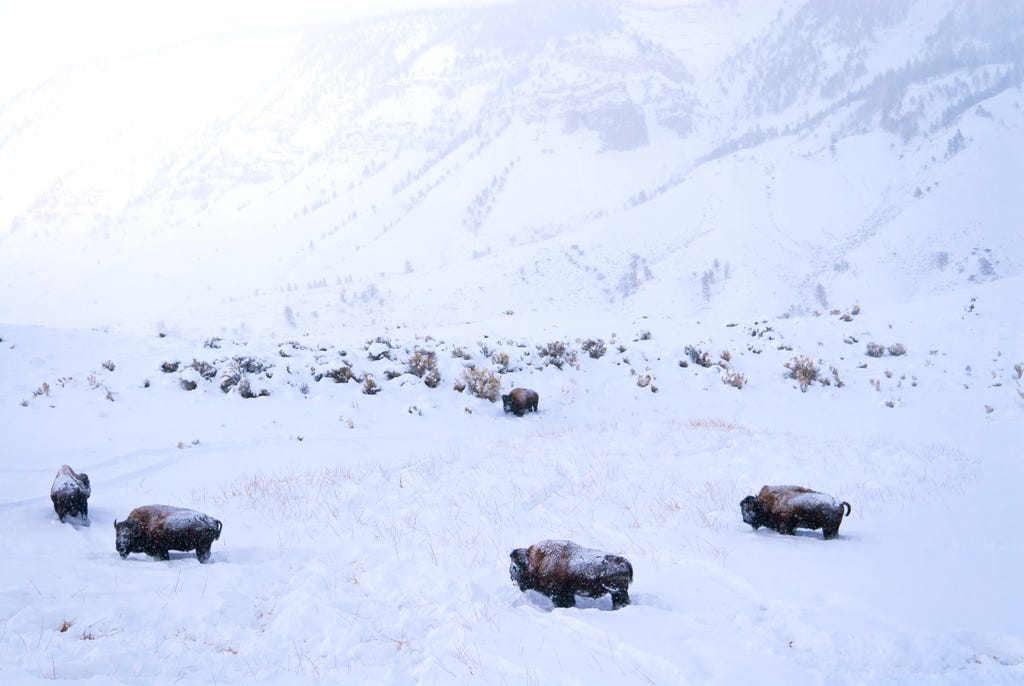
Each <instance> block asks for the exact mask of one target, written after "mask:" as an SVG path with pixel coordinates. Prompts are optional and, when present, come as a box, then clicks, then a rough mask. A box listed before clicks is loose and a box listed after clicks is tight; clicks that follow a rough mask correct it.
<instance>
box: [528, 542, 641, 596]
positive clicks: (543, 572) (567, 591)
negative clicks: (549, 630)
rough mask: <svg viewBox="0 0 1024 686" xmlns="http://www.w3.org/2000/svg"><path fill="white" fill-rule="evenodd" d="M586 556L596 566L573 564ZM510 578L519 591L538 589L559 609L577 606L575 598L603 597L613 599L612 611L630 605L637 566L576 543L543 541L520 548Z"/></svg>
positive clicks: (616, 556) (615, 556)
mask: <svg viewBox="0 0 1024 686" xmlns="http://www.w3.org/2000/svg"><path fill="white" fill-rule="evenodd" d="M580 553H582V554H583V555H585V556H587V558H588V560H591V561H592V562H593V564H591V565H584V566H585V567H586V568H585V569H580V567H581V565H579V564H575V565H574V564H572V559H573V557H574V555H575V556H577V557H578V556H579V554H580ZM509 557H510V558H511V559H512V563H511V565H510V566H509V575H510V576H511V577H512V581H514V582H516V583H517V584H518V585H519V590H521V591H527V590H531V589H532V590H535V591H537V592H539V593H542V594H544V595H546V596H547V597H549V598H551V600H552V602H554V604H555V607H574V606H575V605H576V599H575V597H574V596H575V595H582V596H587V597H588V598H600V597H602V596H604V595H606V594H608V593H611V596H612V609H613V610H617V609H619V608H620V607H622V606H623V605H629V584H630V583H631V582H632V581H633V565H631V564H630V563H629V560H627V559H626V558H624V557H621V556H619V555H610V554H607V553H602V552H601V551H598V550H593V549H592V548H582V547H580V546H579V545H577V544H575V543H573V542H572V541H540V542H539V543H535V544H533V545H531V546H530V547H529V548H516V549H515V550H513V551H512V553H511V554H510V555H509Z"/></svg>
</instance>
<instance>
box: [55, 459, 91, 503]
mask: <svg viewBox="0 0 1024 686" xmlns="http://www.w3.org/2000/svg"><path fill="white" fill-rule="evenodd" d="M91 490H92V489H90V488H89V487H88V486H86V485H85V484H84V483H83V482H82V481H81V479H79V478H78V475H77V474H75V472H74V471H72V469H71V467H69V466H67V465H64V466H63V467H61V468H60V471H59V472H57V477H56V478H55V479H54V480H53V486H51V487H50V494H51V495H59V494H63V493H76V492H83V493H84V494H85V495H86V496H88V495H89V493H90V491H91Z"/></svg>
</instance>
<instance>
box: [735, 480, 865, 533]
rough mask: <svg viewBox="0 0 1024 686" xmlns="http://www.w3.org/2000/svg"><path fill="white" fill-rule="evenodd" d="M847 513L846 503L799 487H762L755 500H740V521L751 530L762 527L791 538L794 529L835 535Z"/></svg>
mask: <svg viewBox="0 0 1024 686" xmlns="http://www.w3.org/2000/svg"><path fill="white" fill-rule="evenodd" d="M850 511H851V508H850V503H848V502H846V501H843V502H841V503H837V502H836V500H835V498H833V497H832V496H830V495H825V494H824V493H818V492H817V491H812V490H811V489H809V488H804V487H802V486H764V487H763V488H762V489H761V492H760V493H758V494H757V497H756V498H755V497H754V496H752V495H748V496H747V497H746V498H744V499H743V500H741V501H740V512H742V514H743V521H744V522H746V523H747V524H749V525H750V526H752V527H754V529H755V530H756V529H757V528H758V527H762V526H766V527H768V528H769V529H774V530H775V531H778V532H779V533H780V534H789V535H792V534H793V531H794V530H795V529H797V528H801V529H821V530H822V534H824V536H825V538H826V539H830V538H835V537H836V536H838V535H839V525H840V524H841V523H842V521H843V514H844V513H845V514H850Z"/></svg>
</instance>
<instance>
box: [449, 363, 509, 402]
mask: <svg viewBox="0 0 1024 686" xmlns="http://www.w3.org/2000/svg"><path fill="white" fill-rule="evenodd" d="M462 384H463V385H462V388H463V389H467V388H468V389H469V392H470V393H472V394H473V395H475V396H476V397H477V398H483V399H484V400H490V401H491V402H492V403H493V402H495V401H496V400H497V399H498V396H499V395H501V377H500V376H498V374H497V373H496V372H494V371H492V370H490V369H485V368H483V367H477V366H475V365H474V366H471V367H469V368H467V369H465V370H463V372H462ZM456 390H460V389H459V388H458V385H457V384H456Z"/></svg>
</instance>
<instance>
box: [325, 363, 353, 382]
mask: <svg viewBox="0 0 1024 686" xmlns="http://www.w3.org/2000/svg"><path fill="white" fill-rule="evenodd" d="M324 376H326V377H327V378H329V379H334V383H348V382H349V381H351V380H352V379H356V375H355V373H354V372H353V371H352V365H351V364H349V363H347V362H345V363H343V364H342V365H341V366H340V367H337V368H335V369H331V370H328V371H327V372H325V373H324ZM356 381H359V379H356Z"/></svg>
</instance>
